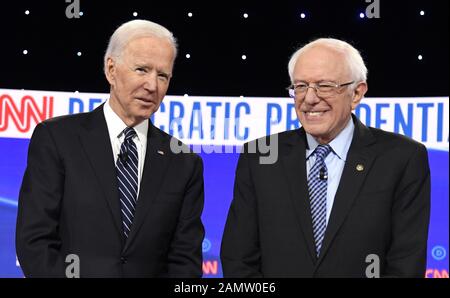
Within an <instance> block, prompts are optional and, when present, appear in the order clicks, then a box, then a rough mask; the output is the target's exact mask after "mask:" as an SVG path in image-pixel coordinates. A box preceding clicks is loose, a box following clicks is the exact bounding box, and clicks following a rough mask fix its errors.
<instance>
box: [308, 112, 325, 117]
mask: <svg viewBox="0 0 450 298" xmlns="http://www.w3.org/2000/svg"><path fill="white" fill-rule="evenodd" d="M326 112H327V111H321V112H303V113H305V114H306V115H307V116H311V117H318V116H322V115H323V114H325V113H326Z"/></svg>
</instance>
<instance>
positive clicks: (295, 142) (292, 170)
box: [282, 128, 316, 263]
mask: <svg viewBox="0 0 450 298" xmlns="http://www.w3.org/2000/svg"><path fill="white" fill-rule="evenodd" d="M286 145H287V148H286V149H287V150H286V155H283V157H282V162H283V166H284V169H285V171H284V174H285V181H288V184H289V189H290V192H291V200H292V204H293V206H294V210H295V213H296V215H297V219H298V220H299V224H300V227H301V230H302V233H303V237H304V239H305V242H306V245H307V247H308V251H309V253H310V257H311V259H312V261H313V263H315V262H316V255H315V247H314V236H313V233H312V230H313V229H312V222H311V209H310V204H309V196H308V186H307V179H306V157H305V152H306V147H307V145H306V134H305V131H304V129H303V128H300V129H299V130H297V134H295V137H294V138H292V139H290V140H288V143H287V144H286Z"/></svg>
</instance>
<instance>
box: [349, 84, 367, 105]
mask: <svg viewBox="0 0 450 298" xmlns="http://www.w3.org/2000/svg"><path fill="white" fill-rule="evenodd" d="M367 90H368V86H367V82H359V83H358V85H356V88H355V90H354V91H353V99H352V110H354V109H356V107H357V106H358V105H359V103H360V102H361V99H362V98H363V97H364V94H366V92H367Z"/></svg>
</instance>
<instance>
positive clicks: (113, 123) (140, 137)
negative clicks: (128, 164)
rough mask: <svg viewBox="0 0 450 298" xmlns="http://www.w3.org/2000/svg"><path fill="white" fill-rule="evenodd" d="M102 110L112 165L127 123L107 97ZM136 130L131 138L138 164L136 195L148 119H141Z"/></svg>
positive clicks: (115, 159) (145, 149)
mask: <svg viewBox="0 0 450 298" xmlns="http://www.w3.org/2000/svg"><path fill="white" fill-rule="evenodd" d="M103 112H104V114H105V119H106V125H107V126H108V133H109V138H110V140H111V147H112V152H113V158H114V165H115V164H116V163H117V158H118V157H119V153H120V146H122V143H123V141H124V139H125V136H124V134H123V130H124V129H125V128H127V125H126V124H125V123H124V122H123V121H122V119H120V117H119V116H118V115H117V114H116V112H114V111H113V109H112V108H111V106H110V104H109V99H108V100H107V101H106V103H105V105H104V106H103ZM133 128H134V130H135V131H136V136H135V137H134V138H133V142H134V143H135V144H136V148H137V152H138V158H139V165H138V192H137V194H138V196H139V189H140V188H141V179H142V172H143V171H144V162H145V152H146V151H147V131H148V121H142V122H141V123H139V124H138V125H136V126H134V127H133Z"/></svg>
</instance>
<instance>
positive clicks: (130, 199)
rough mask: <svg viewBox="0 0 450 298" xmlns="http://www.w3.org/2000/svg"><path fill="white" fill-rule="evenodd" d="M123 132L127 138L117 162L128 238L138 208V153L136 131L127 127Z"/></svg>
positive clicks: (122, 208)
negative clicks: (134, 140) (135, 140)
mask: <svg viewBox="0 0 450 298" xmlns="http://www.w3.org/2000/svg"><path fill="white" fill-rule="evenodd" d="M123 134H124V135H125V139H124V141H123V143H122V145H121V146H120V154H119V158H118V159H117V163H116V173H117V183H118V186H119V199H120V207H121V211H122V225H123V232H124V234H125V236H126V237H127V238H128V235H129V234H130V230H131V225H132V224H133V219H134V212H135V210H136V201H137V191H138V181H139V180H138V160H139V159H138V153H137V148H136V144H135V143H134V142H133V137H134V136H135V135H136V131H135V130H134V129H133V128H130V127H127V128H125V129H124V131H123Z"/></svg>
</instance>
